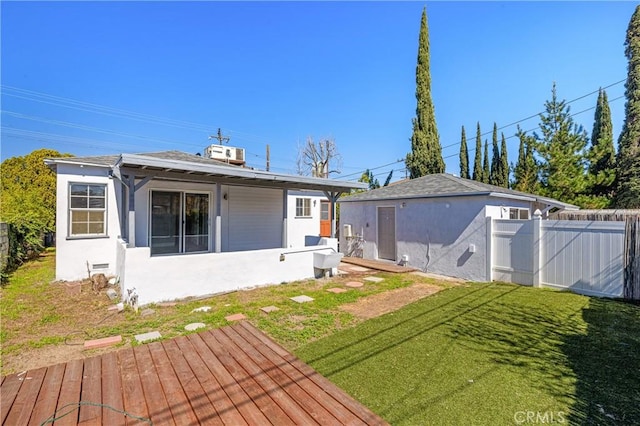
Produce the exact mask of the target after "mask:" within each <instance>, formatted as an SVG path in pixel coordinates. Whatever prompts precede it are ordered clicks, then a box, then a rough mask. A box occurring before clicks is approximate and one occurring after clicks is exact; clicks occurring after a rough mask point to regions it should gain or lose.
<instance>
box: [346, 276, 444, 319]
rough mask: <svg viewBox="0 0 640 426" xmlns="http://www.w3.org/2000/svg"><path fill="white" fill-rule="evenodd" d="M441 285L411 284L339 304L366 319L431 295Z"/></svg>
mask: <svg viewBox="0 0 640 426" xmlns="http://www.w3.org/2000/svg"><path fill="white" fill-rule="evenodd" d="M442 289H443V287H439V286H436V285H430V284H422V283H418V284H413V285H411V286H409V287H405V288H397V289H395V290H389V291H386V292H384V293H378V294H374V295H372V296H367V297H363V298H362V299H359V300H358V301H357V302H354V303H349V304H346V305H342V306H340V309H342V310H344V311H347V312H349V313H350V314H353V315H355V316H356V317H358V318H360V319H363V320H366V319H369V318H375V317H378V316H380V315H384V314H386V313H388V312H393V311H396V310H398V309H400V308H402V307H403V306H405V305H408V304H409V303H412V302H415V301H416V300H420V299H422V298H424V297H427V296H431V295H432V294H434V293H437V292H439V291H440V290H442Z"/></svg>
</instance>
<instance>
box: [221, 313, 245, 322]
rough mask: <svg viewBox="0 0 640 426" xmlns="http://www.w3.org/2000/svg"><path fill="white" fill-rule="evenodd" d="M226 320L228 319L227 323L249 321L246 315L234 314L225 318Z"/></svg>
mask: <svg viewBox="0 0 640 426" xmlns="http://www.w3.org/2000/svg"><path fill="white" fill-rule="evenodd" d="M224 319H226V320H227V321H240V320H243V319H247V317H246V316H245V315H244V314H233V315H227V316H226V317H224Z"/></svg>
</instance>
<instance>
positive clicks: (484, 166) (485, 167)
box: [482, 139, 491, 183]
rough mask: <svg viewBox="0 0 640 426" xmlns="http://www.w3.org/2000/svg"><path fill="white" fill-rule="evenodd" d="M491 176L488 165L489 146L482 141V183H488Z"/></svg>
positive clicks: (485, 141)
mask: <svg viewBox="0 0 640 426" xmlns="http://www.w3.org/2000/svg"><path fill="white" fill-rule="evenodd" d="M490 176H491V165H490V164H489V144H488V143H487V140H486V139H485V140H484V160H483V164H482V182H483V183H489V177H490Z"/></svg>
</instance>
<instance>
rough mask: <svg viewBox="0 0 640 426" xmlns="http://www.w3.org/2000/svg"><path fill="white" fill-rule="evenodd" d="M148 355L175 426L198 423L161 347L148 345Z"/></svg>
mask: <svg viewBox="0 0 640 426" xmlns="http://www.w3.org/2000/svg"><path fill="white" fill-rule="evenodd" d="M149 353H150V355H151V358H152V359H153V363H154V365H155V366H156V371H157V372H158V380H160V383H162V388H163V390H164V395H165V398H166V400H167V401H168V402H170V403H169V409H170V410H171V416H172V419H173V421H174V422H175V423H176V424H177V425H192V424H197V423H198V418H197V417H196V415H195V414H194V412H193V410H192V409H191V404H189V399H188V398H187V395H186V394H185V393H184V390H183V389H182V385H181V384H180V380H178V377H177V376H176V373H175V371H174V370H173V367H172V366H171V361H170V360H169V357H168V356H167V353H166V352H165V350H164V347H163V346H162V343H160V342H155V343H151V344H150V345H149Z"/></svg>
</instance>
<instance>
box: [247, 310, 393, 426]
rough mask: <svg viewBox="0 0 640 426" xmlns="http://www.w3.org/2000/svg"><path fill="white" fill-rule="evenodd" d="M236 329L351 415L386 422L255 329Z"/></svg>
mask: <svg viewBox="0 0 640 426" xmlns="http://www.w3.org/2000/svg"><path fill="white" fill-rule="evenodd" d="M238 327H243V328H244V329H245V330H247V331H248V332H249V333H251V334H252V335H253V336H254V337H255V338H256V339H257V340H259V341H261V342H262V343H263V344H264V345H265V346H266V347H268V348H269V349H271V350H272V351H274V352H275V353H277V354H279V355H280V356H282V357H283V358H284V359H286V360H288V361H289V362H291V363H292V364H293V365H294V366H295V367H296V368H298V369H299V370H300V371H302V372H303V373H304V374H305V375H306V376H307V377H309V378H310V379H311V380H313V381H314V382H315V383H316V384H318V385H319V386H320V387H321V388H322V389H323V390H324V392H327V393H329V394H330V395H332V396H333V397H334V398H335V399H336V400H338V401H340V402H341V403H342V404H343V405H344V407H346V408H348V409H349V410H350V411H351V412H352V413H354V414H356V415H357V416H358V417H360V418H361V419H362V420H363V422H364V423H366V424H369V425H374V424H386V422H385V421H384V420H383V419H382V418H380V417H378V416H377V415H376V414H374V413H373V412H372V411H371V410H369V409H368V408H366V407H365V406H364V405H362V404H360V403H359V402H357V401H356V400H354V399H353V398H352V397H351V396H349V395H348V394H347V393H346V392H345V391H343V390H342V389H340V388H339V387H338V386H336V385H335V384H333V383H332V382H330V381H329V380H328V379H327V378H326V377H323V376H322V375H320V374H319V373H318V372H317V371H315V370H314V369H312V368H311V367H309V366H308V365H307V364H305V363H303V362H302V361H300V359H298V358H296V357H295V356H293V355H292V354H291V353H289V352H287V351H286V350H285V349H284V348H282V346H280V345H279V344H277V343H276V342H274V341H273V340H271V339H269V338H268V337H267V336H266V335H265V334H263V333H261V332H259V331H258V330H257V329H256V328H255V327H253V326H251V325H250V324H249V323H244V322H243V323H240V324H238Z"/></svg>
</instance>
